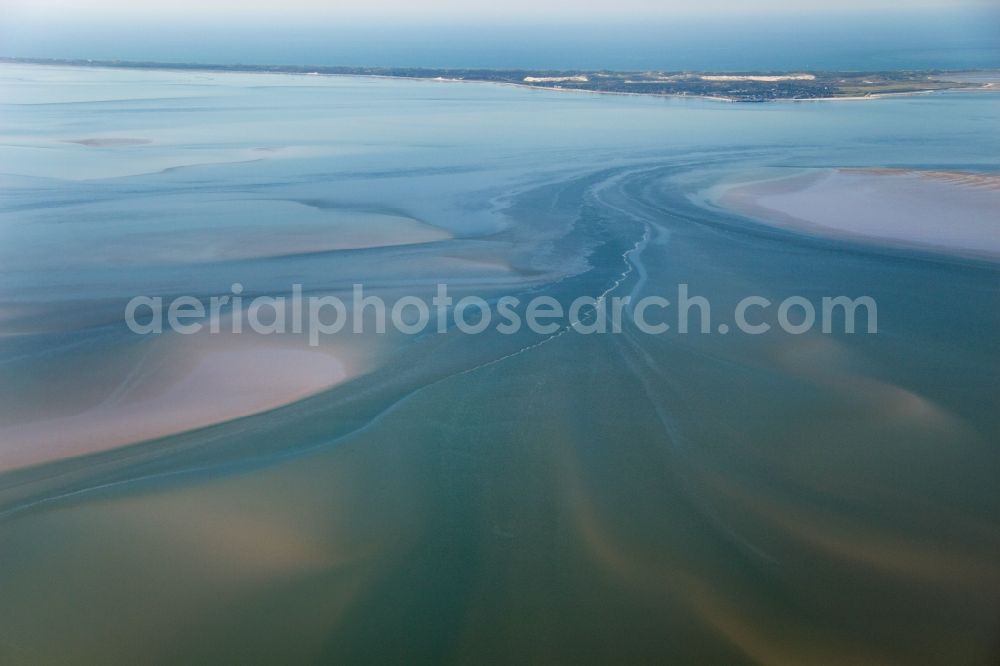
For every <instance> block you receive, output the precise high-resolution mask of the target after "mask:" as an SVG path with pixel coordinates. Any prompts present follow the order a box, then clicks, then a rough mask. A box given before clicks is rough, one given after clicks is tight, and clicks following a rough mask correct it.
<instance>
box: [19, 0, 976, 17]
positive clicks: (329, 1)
mask: <svg viewBox="0 0 1000 666" xmlns="http://www.w3.org/2000/svg"><path fill="white" fill-rule="evenodd" d="M990 4H995V0H503V1H502V2H499V1H497V0H423V1H419V0H418V1H414V0H0V13H2V14H3V15H5V16H6V18H8V19H12V20H14V19H17V18H18V17H31V18H36V19H37V18H40V17H46V16H50V17H65V16H67V15H81V16H91V17H96V16H101V15H105V16H109V17H117V18H122V17H126V16H128V17H136V18H138V17H142V16H155V15H161V14H162V15H170V14H173V15H184V16H187V17H189V18H198V17H209V16H212V15H221V16H225V17H227V18H231V19H235V18H239V17H252V16H280V17H285V18H289V19H294V18H296V17H308V16H315V15H317V14H323V15H342V16H358V17H365V16H371V17H381V16H435V17H438V18H449V17H450V18H453V19H462V18H466V19H470V18H475V17H480V16H482V17H486V16H506V17H511V18H514V17H518V16H532V15H562V16H571V17H574V18H585V17H589V16H608V17H614V16H619V17H621V16H626V15H630V14H631V15H635V14H642V15H647V16H650V15H651V16H671V15H673V16H677V15H699V14H700V15H711V14H717V15H718V14H722V13H740V14H747V13H749V14H754V13H789V12H792V13H809V12H824V11H825V12H832V11H856V10H865V11H869V12H879V11H911V10H914V9H935V8H938V9H949V8H950V9H958V8H961V7H973V6H980V7H986V6H988V5H990Z"/></svg>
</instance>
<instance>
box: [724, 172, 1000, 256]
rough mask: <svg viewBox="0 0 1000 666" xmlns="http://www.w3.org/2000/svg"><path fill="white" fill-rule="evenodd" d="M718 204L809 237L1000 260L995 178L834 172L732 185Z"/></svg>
mask: <svg viewBox="0 0 1000 666" xmlns="http://www.w3.org/2000/svg"><path fill="white" fill-rule="evenodd" d="M716 202H717V203H718V204H719V205H721V206H723V207H725V208H729V209H732V210H735V211H738V212H740V213H743V214H745V215H747V216H748V217H752V218H755V219H757V220H759V221H761V222H765V223H767V224H773V225H775V226H785V227H788V228H793V229H796V230H799V231H804V232H807V233H814V234H817V235H825V236H833V237H844V238H852V239H858V240H868V241H873V242H878V243H884V244H889V245H895V246H900V247H910V248H917V249H924V250H931V251H937V252H942V253H948V254H955V255H961V256H970V257H977V258H986V259H992V260H996V259H1000V214H998V211H1000V177H998V176H996V175H994V174H985V173H966V172H951V171H916V170H904V169H831V170H824V171H821V172H818V173H817V172H813V173H810V174H806V175H796V176H792V177H789V178H781V179H777V180H769V181H758V182H753V183H745V184H738V185H734V186H731V187H728V188H726V189H724V190H723V191H722V192H721V193H720V194H719V195H718V196H717V197H716Z"/></svg>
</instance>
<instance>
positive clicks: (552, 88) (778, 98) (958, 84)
mask: <svg viewBox="0 0 1000 666" xmlns="http://www.w3.org/2000/svg"><path fill="white" fill-rule="evenodd" d="M0 64H12V65H36V66H42V67H46V66H48V67H82V68H93V69H108V70H122V69H124V70H140V69H149V70H154V71H170V72H217V73H233V74H280V75H293V76H311V77H315V76H320V77H350V78H368V79H394V80H409V81H433V82H440V83H487V84H494V85H501V86H510V87H515V88H523V89H528V90H545V91H549V92H572V93H591V94H597V95H618V96H625V97H654V98H678V99H700V100H708V101H713V102H727V103H753V104H760V103H766V102H829V101H866V100H875V99H881V98H883V97H898V96H915V95H930V94H933V93H937V92H946V91H954V90H964V91H984V92H995V91H998V90H1000V87H998V86H997V82H998V81H1000V71H997V70H992V69H983V70H968V69H963V70H953V71H946V70H927V71H926V72H924V74H926V75H927V78H928V79H930V76H931V75H939V76H951V77H954V78H941V79H933V80H932V82H933V83H937V84H941V85H940V86H939V87H930V88H922V89H914V90H878V89H873V91H872V92H870V93H865V94H845V95H820V96H787V95H778V94H775V93H774V92H773V91H771V92H767V91H762V92H760V93H755V94H754V95H749V94H744V95H743V96H739V95H714V94H704V93H697V92H663V91H651V92H644V91H635V90H601V89H594V88H582V87H575V88H573V87H565V86H557V85H535V84H533V83H524V82H521V81H518V80H505V79H503V78H495V79H494V78H475V77H470V78H459V77H455V76H443V75H442V74H444V73H447V72H453V71H456V70H454V69H435V68H398V69H400V70H402V71H413V72H420V73H419V74H418V73H414V74H392V73H382V72H379V71H370V70H377V69H380V68H366V67H314V66H297V65H253V66H251V65H238V64H229V65H226V64H211V63H158V62H137V61H107V60H64V59H43V58H18V57H10V56H0ZM324 69H325V70H328V71H320V70H324ZM386 69H390V68H386ZM309 70H312V71H309ZM330 70H344V71H330ZM351 70H355V71H351ZM458 71H462V70H458ZM469 71H478V72H483V71H489V72H490V73H491V74H495V75H497V76H503V75H511V74H514V73H516V74H518V75H521V74H529V73H551V72H547V71H545V72H533V70H501V69H497V70H469ZM558 73H566V72H558ZM602 74H603V75H605V76H611V75H615V76H624V75H632V74H633V73H631V72H603V73H602ZM817 74H821V75H823V76H826V77H827V78H829V77H831V76H842V75H844V74H843V73H834V72H817ZM854 74H855V75H856V74H859V73H854ZM897 74H899V75H902V74H904V73H903V72H899V73H897ZM906 74H913V73H906ZM983 75H986V78H984V79H982V80H976V77H977V76H983ZM994 75H995V76H996V80H990V79H991V77H993V76H994ZM674 76H675V77H686V80H691V81H709V80H713V79H714V78H716V77H717V73H714V72H713V73H710V72H684V73H681V74H676V75H674ZM811 76H813V75H811ZM962 77H965V78H964V80H963V78H962ZM523 78H525V79H527V78H532V77H530V76H528V77H523ZM584 78H586V77H584ZM813 78H815V76H813ZM758 83H759V82H754V84H755V85H757V84H758ZM866 83H867V81H866Z"/></svg>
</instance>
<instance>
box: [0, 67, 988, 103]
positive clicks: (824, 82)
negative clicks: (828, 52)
mask: <svg viewBox="0 0 1000 666" xmlns="http://www.w3.org/2000/svg"><path fill="white" fill-rule="evenodd" d="M0 62H16V63H34V64H46V65H74V66H89V67H120V68H126V69H174V70H177V69H180V70H196V71H219V72H272V73H285V74H315V75H323V74H326V75H340V76H390V77H398V78H407V79H431V80H446V81H478V82H490V83H505V84H511V85H519V86H527V87H533V88H544V89H550V90H571V91H581V92H597V93H617V94H628V95H670V96H694V97H710V98H714V99H721V100H726V101H732V102H767V101H772V100H809V99H829V98H855V97H871V96H877V95H886V94H901V93H919V92H929V91H934V90H945V89H952V88H984V87H991V86H993V85H994V84H993V83H981V82H974V81H969V80H957V79H956V78H955V77H956V75H959V74H968V73H970V72H969V71H968V70H963V71H960V72H959V71H949V70H913V71H884V72H805V71H802V72H740V73H733V72H726V73H711V72H657V71H645V72H614V71H604V70H599V71H592V70H570V71H549V70H529V69H433V68H425V67H323V66H315V65H309V66H300V65H238V64H237V65H207V64H196V63H159V62H138V61H126V60H67V59H43V58H0Z"/></svg>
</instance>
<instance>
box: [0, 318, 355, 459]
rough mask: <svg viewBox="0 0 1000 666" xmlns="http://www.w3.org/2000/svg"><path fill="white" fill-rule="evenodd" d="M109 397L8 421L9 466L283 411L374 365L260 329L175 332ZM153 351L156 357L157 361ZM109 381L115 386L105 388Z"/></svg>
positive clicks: (0, 438) (0, 433)
mask: <svg viewBox="0 0 1000 666" xmlns="http://www.w3.org/2000/svg"><path fill="white" fill-rule="evenodd" d="M149 344H150V345H151V347H152V348H153V349H152V353H150V354H147V355H146V356H145V357H143V358H144V359H145V360H143V361H140V362H137V363H135V365H134V366H133V370H132V373H131V374H130V375H129V376H126V377H124V378H119V383H118V384H117V385H116V386H115V387H113V390H111V391H110V392H109V393H108V395H107V396H106V397H105V398H104V399H102V400H101V401H100V402H99V403H97V404H93V405H89V406H87V407H85V408H84V409H82V410H81V411H76V410H65V409H63V408H62V407H61V406H60V404H59V403H60V402H68V401H60V399H59V398H58V396H55V395H54V396H53V397H52V402H53V405H52V413H51V414H49V415H47V416H46V417H45V418H43V419H34V420H32V421H28V422H20V423H13V424H10V425H0V472H5V471H10V470H13V469H18V468H24V467H29V466H33V465H38V464H41V463H44V462H49V461H53V460H58V459H63V458H70V457H75V456H81V455H86V454H91V453H97V452H100V451H106V450H109V449H113V448H116V447H120V446H125V445H128V444H132V443H136V442H141V441H145V440H150V439H155V438H158V437H164V436H166V435H171V434H175V433H179V432H184V431H187V430H193V429H196V428H200V427H204V426H207V425H211V424H214V423H221V422H223V421H229V420H232V419H236V418H239V417H243V416H248V415H250V414H255V413H258V412H262V411H266V410H269V409H274V408H276V407H280V406H282V405H286V404H289V403H291V402H295V401H297V400H301V399H303V398H306V397H308V396H310V395H313V394H315V393H318V392H320V391H323V390H325V389H328V388H330V387H332V386H335V385H337V384H340V383H342V382H345V381H347V380H349V379H351V378H353V377H355V376H357V375H359V374H363V373H364V372H365V371H367V369H368V368H367V361H366V354H365V352H363V351H359V350H358V349H357V348H349V347H339V348H337V347H330V346H324V347H319V348H313V347H308V346H306V345H305V344H303V343H302V341H301V340H295V341H289V340H287V339H283V337H268V338H264V337H262V336H257V335H213V336H209V335H203V334H198V335H192V336H179V335H165V336H163V337H162V338H160V339H157V340H152V341H150V342H149ZM150 359H152V360H150ZM105 388H107V387H105Z"/></svg>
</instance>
